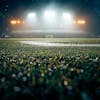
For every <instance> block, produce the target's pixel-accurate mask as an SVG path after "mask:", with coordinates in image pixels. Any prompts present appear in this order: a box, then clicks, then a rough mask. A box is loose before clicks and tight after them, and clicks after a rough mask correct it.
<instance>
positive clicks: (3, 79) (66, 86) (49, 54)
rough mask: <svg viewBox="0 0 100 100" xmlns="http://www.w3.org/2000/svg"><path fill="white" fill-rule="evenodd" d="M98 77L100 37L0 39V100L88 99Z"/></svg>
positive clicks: (99, 87) (99, 83)
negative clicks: (22, 98)
mask: <svg viewBox="0 0 100 100" xmlns="http://www.w3.org/2000/svg"><path fill="white" fill-rule="evenodd" d="M99 77H100V38H52V39H51V38H20V39H19V38H3V39H0V93H2V96H1V95H0V100H8V99H9V100H10V99H11V98H13V99H15V98H16V97H17V98H20V96H22V97H25V98H27V99H28V98H31V100H33V99H34V100H48V99H50V98H51V99H53V98H54V96H55V98H56V100H58V98H59V100H67V99H68V100H74V99H75V98H77V99H78V100H91V99H95V98H98V97H99V96H100V78H99ZM84 98H85V99H84Z"/></svg>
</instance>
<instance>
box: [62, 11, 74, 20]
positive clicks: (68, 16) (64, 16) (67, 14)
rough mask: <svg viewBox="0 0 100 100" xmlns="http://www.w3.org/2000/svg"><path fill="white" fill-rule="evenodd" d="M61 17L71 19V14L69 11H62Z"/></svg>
mask: <svg viewBox="0 0 100 100" xmlns="http://www.w3.org/2000/svg"><path fill="white" fill-rule="evenodd" d="M63 18H64V19H67V20H71V19H72V15H71V14H70V13H65V12H64V13H63Z"/></svg>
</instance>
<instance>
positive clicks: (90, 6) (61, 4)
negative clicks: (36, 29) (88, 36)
mask: <svg viewBox="0 0 100 100" xmlns="http://www.w3.org/2000/svg"><path fill="white" fill-rule="evenodd" d="M49 5H54V6H55V7H58V8H59V9H60V8H61V9H67V8H68V9H71V10H72V11H73V12H75V13H76V14H77V15H80V16H85V17H88V19H89V20H90V24H91V25H90V27H91V28H93V27H94V28H95V29H96V30H98V28H99V27H95V26H96V25H97V26H99V25H100V23H99V22H100V0H0V17H3V18H5V19H7V18H10V17H12V16H14V17H15V16H21V15H23V14H24V13H25V12H27V11H32V10H39V9H42V8H45V7H47V6H49ZM98 31H99V30H98ZM98 31H97V32H98Z"/></svg>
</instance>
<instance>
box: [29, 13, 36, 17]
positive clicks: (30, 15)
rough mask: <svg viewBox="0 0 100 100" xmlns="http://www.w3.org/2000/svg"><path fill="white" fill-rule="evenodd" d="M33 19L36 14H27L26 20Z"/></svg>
mask: <svg viewBox="0 0 100 100" xmlns="http://www.w3.org/2000/svg"><path fill="white" fill-rule="evenodd" d="M34 17H36V13H29V14H28V18H34Z"/></svg>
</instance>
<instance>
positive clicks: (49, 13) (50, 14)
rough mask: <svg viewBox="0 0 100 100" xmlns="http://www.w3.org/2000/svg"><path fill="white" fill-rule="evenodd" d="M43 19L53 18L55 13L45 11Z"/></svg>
mask: <svg viewBox="0 0 100 100" xmlns="http://www.w3.org/2000/svg"><path fill="white" fill-rule="evenodd" d="M44 15H45V17H49V18H50V17H52V18H53V17H55V12H54V11H45V13H44Z"/></svg>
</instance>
